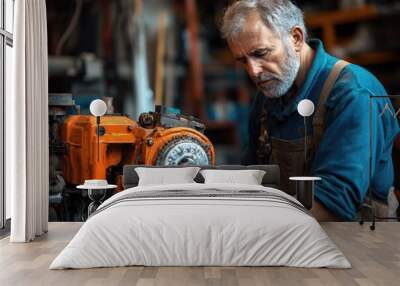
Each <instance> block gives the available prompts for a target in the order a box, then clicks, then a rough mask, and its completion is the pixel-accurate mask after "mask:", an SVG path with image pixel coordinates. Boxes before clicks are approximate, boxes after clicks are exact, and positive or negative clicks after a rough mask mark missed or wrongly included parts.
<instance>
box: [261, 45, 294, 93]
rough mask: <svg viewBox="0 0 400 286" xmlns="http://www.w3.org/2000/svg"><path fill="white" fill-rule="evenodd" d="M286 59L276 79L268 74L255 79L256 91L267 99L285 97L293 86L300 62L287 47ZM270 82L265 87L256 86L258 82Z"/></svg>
mask: <svg viewBox="0 0 400 286" xmlns="http://www.w3.org/2000/svg"><path fill="white" fill-rule="evenodd" d="M285 46H286V52H287V57H286V59H285V62H284V65H283V75H282V76H281V77H278V76H276V75H271V74H270V73H262V74H261V75H260V76H259V78H258V79H257V82H256V85H257V87H258V89H259V90H260V91H261V92H262V93H263V94H264V95H265V96H266V97H269V98H278V97H281V96H283V95H285V94H286V93H287V92H288V91H289V89H290V88H291V87H292V86H293V83H294V81H295V79H296V77H297V74H298V72H299V69H300V60H299V59H298V58H297V56H296V54H295V53H294V51H293V50H292V49H291V48H290V47H289V46H288V45H287V44H285ZM265 80H272V81H271V82H269V83H268V85H267V86H261V85H258V82H262V81H265Z"/></svg>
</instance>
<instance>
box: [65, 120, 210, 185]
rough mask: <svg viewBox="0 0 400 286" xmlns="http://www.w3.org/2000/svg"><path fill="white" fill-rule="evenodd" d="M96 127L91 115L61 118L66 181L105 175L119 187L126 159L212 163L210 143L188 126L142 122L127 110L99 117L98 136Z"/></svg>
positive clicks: (128, 161) (131, 161) (148, 162)
mask: <svg viewBox="0 0 400 286" xmlns="http://www.w3.org/2000/svg"><path fill="white" fill-rule="evenodd" d="M96 132H97V125H96V118H95V117H94V116H90V115H72V116H69V117H68V118H67V120H66V121H65V122H64V125H63V128H62V135H61V136H62V140H63V141H64V142H65V143H66V145H67V154H66V155H65V158H64V166H63V169H64V170H63V173H64V179H65V181H66V183H67V184H70V185H78V184H82V183H83V182H84V180H86V179H107V180H108V181H109V182H112V183H116V184H117V185H118V186H119V189H120V190H121V189H122V181H121V179H122V177H121V174H122V167H123V166H124V165H126V164H145V165H214V164H215V155H214V147H213V145H212V144H211V142H210V141H209V139H208V138H207V137H206V136H205V135H203V134H202V133H201V132H199V131H196V130H195V129H192V128H188V127H173V128H165V127H163V126H157V127H154V128H144V127H141V126H140V125H139V124H138V123H137V122H135V121H133V120H131V119H130V118H128V117H126V116H116V115H106V116H103V117H101V122H100V127H99V135H100V136H99V137H97V133H96ZM98 139H99V144H98ZM98 146H99V147H98Z"/></svg>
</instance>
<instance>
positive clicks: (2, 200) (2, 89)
mask: <svg viewBox="0 0 400 286" xmlns="http://www.w3.org/2000/svg"><path fill="white" fill-rule="evenodd" d="M0 1H1V2H0V13H1V19H0V20H1V21H0V235H1V234H2V233H4V232H5V231H9V227H10V223H9V221H7V217H6V215H7V212H6V207H7V206H6V201H7V200H6V190H5V180H4V179H5V174H4V172H5V157H4V155H5V134H4V130H5V120H6V118H5V95H6V94H5V93H6V86H5V85H6V82H5V76H6V46H8V47H10V48H13V34H12V33H10V32H8V31H7V30H6V20H7V19H6V15H5V10H6V1H12V5H13V9H12V11H13V13H14V14H15V12H14V11H15V10H14V8H15V0H0ZM14 16H15V15H12V18H13V21H14ZM13 30H14V27H12V31H13Z"/></svg>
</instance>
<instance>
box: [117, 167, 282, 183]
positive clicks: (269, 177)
mask: <svg viewBox="0 0 400 286" xmlns="http://www.w3.org/2000/svg"><path fill="white" fill-rule="evenodd" d="M136 167H147V168H182V166H144V165H125V166H124V169H123V184H124V189H128V188H133V187H136V186H137V185H138V182H139V177H138V174H137V173H136V171H135V168H136ZM199 167H200V168H201V169H202V170H205V169H219V170H249V169H251V170H263V171H265V175H264V177H263V179H262V182H261V184H262V185H263V186H265V187H271V188H276V189H280V170H279V166H278V165H250V166H242V165H219V166H216V167H212V166H199ZM194 180H195V181H196V182H197V183H204V178H203V176H202V175H201V174H200V173H199V174H197V176H196V177H195V178H194Z"/></svg>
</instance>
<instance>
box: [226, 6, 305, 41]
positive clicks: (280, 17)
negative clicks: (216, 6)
mask: <svg viewBox="0 0 400 286" xmlns="http://www.w3.org/2000/svg"><path fill="white" fill-rule="evenodd" d="M254 12H256V13H258V15H259V16H260V18H261V20H262V21H263V23H264V24H265V25H266V26H267V27H268V28H270V29H271V30H272V31H274V32H275V33H276V34H277V36H280V38H281V39H286V38H287V36H288V35H289V33H290V31H291V30H292V29H293V28H294V27H295V26H299V27H300V28H301V29H302V30H303V32H304V40H307V29H306V27H305V24H304V16H303V12H302V11H301V10H300V9H299V8H298V7H297V6H296V5H294V4H293V3H292V2H291V1H289V0H239V1H236V2H235V3H233V4H232V5H231V6H229V7H228V8H227V9H226V10H225V12H224V15H223V18H222V23H221V28H220V29H221V33H222V37H223V38H224V39H227V40H229V39H233V38H235V37H236V36H238V35H239V34H240V32H241V29H242V27H243V24H244V22H245V21H246V18H247V16H249V15H250V14H251V13H254Z"/></svg>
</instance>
